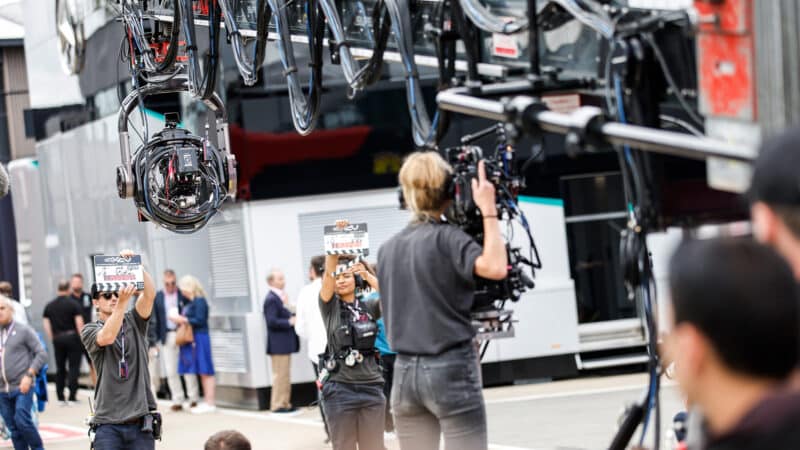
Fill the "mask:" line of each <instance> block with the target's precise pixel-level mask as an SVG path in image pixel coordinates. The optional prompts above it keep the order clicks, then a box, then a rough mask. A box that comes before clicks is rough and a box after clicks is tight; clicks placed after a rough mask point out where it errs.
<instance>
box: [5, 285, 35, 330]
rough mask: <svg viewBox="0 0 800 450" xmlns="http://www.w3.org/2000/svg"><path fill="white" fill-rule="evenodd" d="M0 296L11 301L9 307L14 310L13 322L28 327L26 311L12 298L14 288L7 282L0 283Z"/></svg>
mask: <svg viewBox="0 0 800 450" xmlns="http://www.w3.org/2000/svg"><path fill="white" fill-rule="evenodd" d="M0 295H3V296H5V297H6V298H8V299H10V300H11V305H12V307H13V308H14V321H15V322H17V323H24V324H26V325H28V324H29V323H30V321H29V320H28V310H27V309H25V307H24V306H23V305H22V303H20V302H19V300H17V299H15V298H14V287H13V286H12V285H11V283H9V282H8V281H0Z"/></svg>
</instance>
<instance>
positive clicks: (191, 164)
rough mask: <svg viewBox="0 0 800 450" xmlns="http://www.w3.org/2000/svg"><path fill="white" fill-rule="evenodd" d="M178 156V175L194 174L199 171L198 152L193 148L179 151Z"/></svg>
mask: <svg viewBox="0 0 800 450" xmlns="http://www.w3.org/2000/svg"><path fill="white" fill-rule="evenodd" d="M177 156H178V173H193V172H197V171H198V170H199V166H198V163H197V152H195V150H194V149H192V148H179V149H178V151H177Z"/></svg>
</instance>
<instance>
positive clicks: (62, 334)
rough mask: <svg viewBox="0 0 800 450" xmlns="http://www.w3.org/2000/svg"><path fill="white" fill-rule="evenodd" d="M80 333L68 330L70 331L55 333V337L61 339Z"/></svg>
mask: <svg viewBox="0 0 800 450" xmlns="http://www.w3.org/2000/svg"><path fill="white" fill-rule="evenodd" d="M77 333H78V332H77V331H75V330H68V331H61V332H58V333H54V334H53V337H61V336H69V335H71V334H77Z"/></svg>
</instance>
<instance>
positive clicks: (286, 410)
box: [272, 406, 297, 414]
mask: <svg viewBox="0 0 800 450" xmlns="http://www.w3.org/2000/svg"><path fill="white" fill-rule="evenodd" d="M272 412H274V413H276V414H287V413H293V412H297V408H295V407H294V406H292V407H291V408H278V409H276V410H275V411H272Z"/></svg>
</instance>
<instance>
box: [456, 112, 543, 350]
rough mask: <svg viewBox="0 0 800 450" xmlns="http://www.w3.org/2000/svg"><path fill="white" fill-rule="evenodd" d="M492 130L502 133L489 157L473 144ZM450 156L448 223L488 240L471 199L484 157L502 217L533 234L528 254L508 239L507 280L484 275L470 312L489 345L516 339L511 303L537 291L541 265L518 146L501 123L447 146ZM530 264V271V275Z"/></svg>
mask: <svg viewBox="0 0 800 450" xmlns="http://www.w3.org/2000/svg"><path fill="white" fill-rule="evenodd" d="M493 133H494V134H496V135H497V143H496V147H495V151H494V153H492V154H488V155H484V153H483V150H482V148H481V147H478V146H475V145H473V142H475V141H476V140H478V139H480V138H482V137H484V136H487V135H490V134H493ZM445 155H446V159H447V161H448V162H449V163H450V165H451V166H452V168H453V175H452V197H453V202H452V204H451V206H450V208H448V210H447V211H446V212H445V216H446V218H447V221H448V222H449V223H452V224H453V225H456V226H458V227H459V228H461V229H462V230H464V232H466V233H467V234H469V235H470V236H472V237H473V238H474V239H475V241H477V242H479V243H482V242H483V219H482V217H481V214H480V210H479V209H478V207H477V206H476V205H475V202H474V200H473V198H472V180H474V179H476V178H477V176H478V163H479V162H480V161H483V162H484V168H485V170H486V177H487V179H488V180H489V181H491V182H492V184H493V185H494V186H495V192H496V194H495V203H496V206H497V216H498V219H499V220H501V221H503V222H504V223H505V224H506V225H507V227H508V229H509V230H510V228H511V227H513V222H514V221H518V222H519V224H520V225H521V226H522V227H523V229H524V231H525V233H526V234H527V236H528V242H529V247H528V251H529V254H528V256H524V255H523V252H522V248H521V247H513V246H512V245H511V243H510V242H509V241H506V253H507V256H508V275H507V276H506V278H504V279H503V280H499V281H495V280H488V279H485V278H480V277H476V279H475V285H476V287H475V301H474V304H473V307H472V313H471V316H472V323H473V326H474V327H475V329H476V331H477V336H478V338H479V339H481V340H482V341H484V342H485V343H488V340H490V339H496V338H503V337H513V336H514V320H513V311H512V310H508V309H506V308H505V305H506V302H508V301H511V302H517V301H519V299H520V297H521V296H522V294H523V293H524V292H525V291H527V290H529V289H532V288H533V287H534V282H533V275H534V270H535V269H540V268H541V267H542V264H541V260H540V259H539V253H538V250H537V249H536V243H535V242H534V240H533V234H532V232H531V229H530V226H529V224H528V220H527V218H526V217H525V214H524V213H523V212H522V210H520V208H519V206H518V203H517V202H518V195H519V192H520V191H521V190H522V189H524V188H525V178H524V177H523V176H521V175H520V174H519V172H518V165H517V164H515V156H516V154H515V149H514V145H513V143H512V141H511V140H510V139H509V138H508V135H507V133H506V128H505V125H504V124H497V125H494V126H492V127H489V128H487V129H485V130H482V131H479V132H477V133H474V134H470V135H467V136H464V137H463V138H461V145H459V146H458V147H451V148H448V149H446V150H445ZM506 234H507V235H509V234H511V233H510V232H508V233H506ZM525 267H528V268H529V270H530V271H531V274H530V276H528V274H527V273H526V270H525ZM485 350H486V347H484V349H483V351H485Z"/></svg>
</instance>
